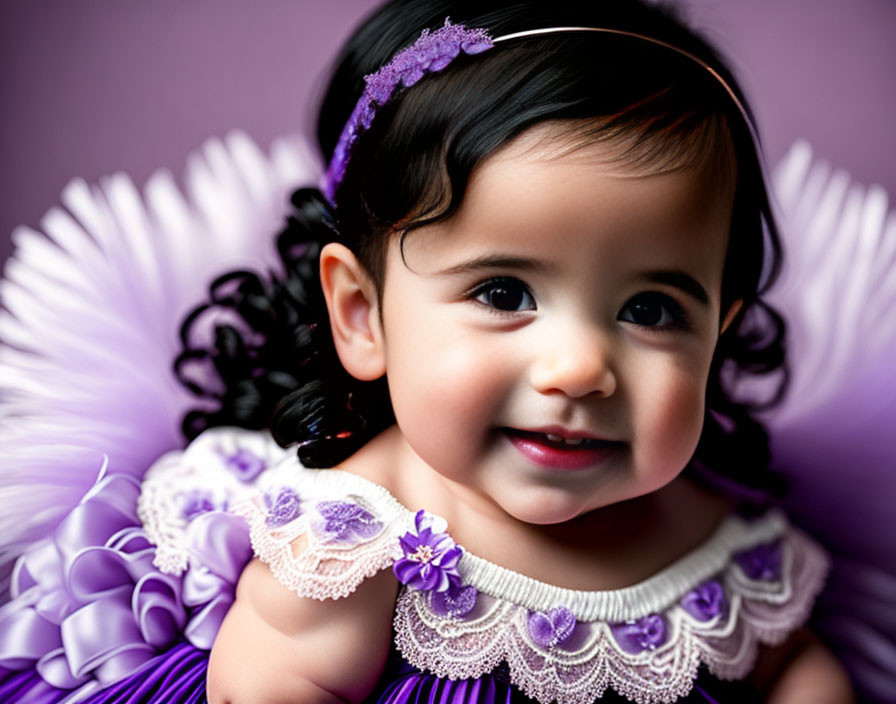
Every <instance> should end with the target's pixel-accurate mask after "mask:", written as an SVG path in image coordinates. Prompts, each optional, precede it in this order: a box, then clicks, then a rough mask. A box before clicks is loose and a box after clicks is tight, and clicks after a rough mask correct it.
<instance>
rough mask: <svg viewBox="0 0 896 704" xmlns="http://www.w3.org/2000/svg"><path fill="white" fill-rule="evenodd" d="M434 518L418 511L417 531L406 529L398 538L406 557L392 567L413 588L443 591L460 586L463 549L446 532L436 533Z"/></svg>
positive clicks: (401, 579)
mask: <svg viewBox="0 0 896 704" xmlns="http://www.w3.org/2000/svg"><path fill="white" fill-rule="evenodd" d="M432 521H433V519H432V516H431V515H430V514H428V513H427V512H426V511H418V512H417V515H416V516H415V517H414V526H415V529H416V533H411V532H407V533H405V534H404V536H402V537H401V538H399V539H398V541H399V544H400V545H401V549H402V551H403V552H404V557H402V558H399V559H398V560H396V561H395V564H394V565H393V567H392V569H393V571H394V572H395V576H396V577H397V578H398V581H399V582H401V583H402V584H406V585H407V586H409V587H410V588H411V589H419V590H421V591H431V590H435V591H439V592H444V591H446V590H447V589H448V588H449V587H452V586H454V587H458V586H460V574H459V573H458V571H457V563H458V561H459V560H460V556H461V555H462V554H463V549H462V548H460V547H459V546H458V545H457V544H456V543H455V542H454V541H453V540H452V539H451V536H450V535H448V534H447V533H434V532H433V530H432Z"/></svg>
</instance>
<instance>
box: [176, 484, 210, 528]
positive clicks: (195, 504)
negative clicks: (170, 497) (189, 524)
mask: <svg viewBox="0 0 896 704" xmlns="http://www.w3.org/2000/svg"><path fill="white" fill-rule="evenodd" d="M216 508H218V507H217V506H216V505H215V502H214V501H213V500H212V497H211V494H209V493H208V492H207V491H199V490H196V491H191V492H190V493H189V494H187V495H186V496H184V501H183V504H182V505H181V509H180V512H181V515H182V516H183V517H184V518H186V519H187V520H188V521H192V520H193V519H194V518H196V516H198V515H200V514H202V513H208V512H209V511H214V510H215V509H216Z"/></svg>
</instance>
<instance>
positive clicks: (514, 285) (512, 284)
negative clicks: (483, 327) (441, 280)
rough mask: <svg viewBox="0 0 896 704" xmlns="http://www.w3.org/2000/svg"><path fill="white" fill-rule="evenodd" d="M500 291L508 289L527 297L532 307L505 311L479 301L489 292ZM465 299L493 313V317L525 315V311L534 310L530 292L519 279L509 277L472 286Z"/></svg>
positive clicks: (533, 301) (493, 279)
mask: <svg viewBox="0 0 896 704" xmlns="http://www.w3.org/2000/svg"><path fill="white" fill-rule="evenodd" d="M500 289H503V290H505V291H506V290H508V289H509V290H511V291H515V292H517V293H520V294H522V295H523V296H524V297H528V298H529V300H531V301H532V307H531V308H522V309H513V310H507V309H504V308H498V307H497V306H495V305H494V304H492V303H489V302H487V301H482V300H479V299H480V297H481V296H483V295H485V294H486V293H488V292H489V291H496V290H500ZM465 297H466V298H468V299H470V300H472V301H474V302H475V303H478V304H479V305H481V306H483V307H484V308H486V309H487V310H488V311H489V312H490V313H493V314H495V315H501V316H506V315H514V314H516V313H525V312H527V311H531V310H536V306H535V297H534V296H533V295H532V291H531V290H530V289H529V287H528V286H527V285H526V284H524V283H523V282H522V281H520V280H519V279H515V278H513V277H511V276H498V277H495V278H492V279H488V280H486V281H483V282H482V283H479V284H477V285H476V286H474V287H473V288H472V289H470V291H469V292H468V293H467V294H466V296H465Z"/></svg>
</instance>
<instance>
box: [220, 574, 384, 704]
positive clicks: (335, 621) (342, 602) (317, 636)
mask: <svg viewBox="0 0 896 704" xmlns="http://www.w3.org/2000/svg"><path fill="white" fill-rule="evenodd" d="M396 591H397V582H396V580H395V578H394V576H393V575H392V574H391V572H390V571H388V570H386V571H383V572H380V573H379V574H377V575H376V576H374V577H372V578H370V579H367V580H365V581H364V582H362V583H361V585H360V586H359V587H358V589H357V590H356V591H355V592H354V593H353V594H351V595H350V596H348V597H346V598H344V599H338V600H328V601H318V600H314V599H307V598H300V597H298V596H296V595H295V594H294V593H292V592H291V591H290V590H288V589H287V588H286V587H284V586H283V585H282V584H280V583H279V582H278V581H277V580H276V579H275V578H274V576H273V575H272V574H271V572H270V570H269V569H268V567H267V565H265V564H264V563H262V562H261V561H259V560H257V559H256V560H253V561H252V562H250V563H249V564H248V565H247V567H246V569H245V570H244V571H243V574H242V576H241V577H240V581H239V584H238V586H237V594H236V600H235V602H234V604H233V606H232V607H231V609H230V611H229V612H228V614H227V617H226V618H225V619H224V623H223V624H222V626H221V630H220V631H219V633H218V637H217V639H216V640H215V643H214V646H213V648H212V653H211V659H210V662H209V672H208V696H209V701H210V702H212V704H229V703H231V702H232V703H233V704H241V703H242V702H258V703H259V704H273V703H274V702H281V701H282V702H295V701H302V702H310V703H315V704H330V703H331V702H356V701H361V700H363V699H364V697H365V696H366V695H367V694H369V692H370V690H371V689H372V688H373V686H374V685H375V684H376V681H377V679H378V678H379V676H380V674H381V672H382V669H383V666H384V664H385V661H386V657H387V655H388V651H389V644H390V640H391V620H392V611H393V606H394V602H395V596H396ZM346 673H351V674H350V676H347V675H346Z"/></svg>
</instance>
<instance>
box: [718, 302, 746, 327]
mask: <svg viewBox="0 0 896 704" xmlns="http://www.w3.org/2000/svg"><path fill="white" fill-rule="evenodd" d="M743 305H744V299H743V298H738V299H737V300H736V301H735V302H734V303H732V304H731V307H730V308H728V312H727V313H725V319H724V320H723V321H722V327H721V328H720V329H719V335H721V334H722V333H724V332H725V330H727V329H728V326H729V325H731V323H732V322H733V321H734V319H735V318H736V317H737V314H738V313H739V312H740V309H741V308H742V307H743Z"/></svg>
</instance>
